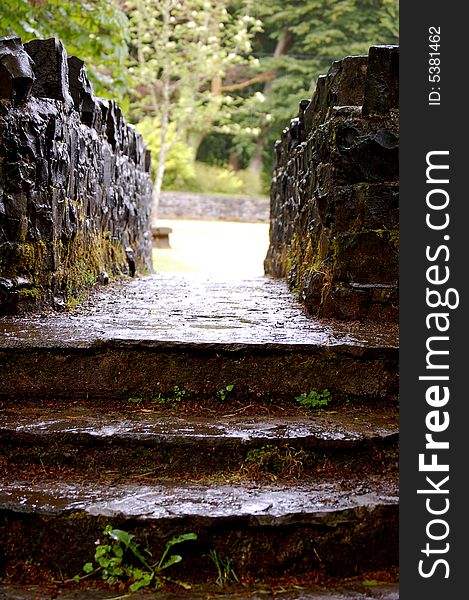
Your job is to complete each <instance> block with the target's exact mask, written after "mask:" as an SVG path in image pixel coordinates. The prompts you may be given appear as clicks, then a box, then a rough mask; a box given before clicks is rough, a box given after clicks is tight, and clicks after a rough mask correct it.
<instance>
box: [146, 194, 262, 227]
mask: <svg viewBox="0 0 469 600" xmlns="http://www.w3.org/2000/svg"><path fill="white" fill-rule="evenodd" d="M269 211H270V202H269V199H268V198H249V197H241V196H212V195H210V196H205V195H203V194H193V193H188V192H176V191H174V192H173V191H166V192H162V193H161V197H160V200H159V203H158V210H157V219H189V220H191V219H194V220H198V219H201V220H206V221H234V222H241V223H268V222H269Z"/></svg>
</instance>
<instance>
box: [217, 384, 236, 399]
mask: <svg viewBox="0 0 469 600" xmlns="http://www.w3.org/2000/svg"><path fill="white" fill-rule="evenodd" d="M233 390H234V385H233V384H232V383H230V384H229V385H225V387H222V388H220V389H219V390H218V391H217V396H218V397H219V398H220V400H221V401H222V402H225V400H226V399H227V397H228V394H230V393H231V392H232V391H233Z"/></svg>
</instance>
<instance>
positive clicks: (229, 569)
mask: <svg viewBox="0 0 469 600" xmlns="http://www.w3.org/2000/svg"><path fill="white" fill-rule="evenodd" d="M209 554H210V558H211V559H212V561H213V564H214V565H215V567H216V569H217V573H218V576H217V579H216V584H217V585H218V586H219V587H224V586H225V585H226V584H227V583H231V582H236V583H239V579H238V576H237V575H236V572H235V570H234V568H233V560H232V559H231V558H222V557H221V556H218V553H217V551H216V550H214V549H213V550H210V553H209Z"/></svg>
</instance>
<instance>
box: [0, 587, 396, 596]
mask: <svg viewBox="0 0 469 600" xmlns="http://www.w3.org/2000/svg"><path fill="white" fill-rule="evenodd" d="M119 597H121V598H124V597H125V598H128V599H129V600H138V599H142V598H145V599H147V600H181V599H186V600H216V599H223V600H274V599H275V600H399V588H398V585H397V584H377V585H373V586H363V585H359V584H356V583H355V584H348V585H337V586H333V587H332V586H331V587H321V586H314V587H311V586H305V587H302V588H301V589H296V590H290V591H283V592H282V591H279V592H275V593H272V592H269V590H261V591H260V592H256V591H252V592H249V591H246V592H244V593H243V592H238V593H233V592H223V591H221V590H220V591H219V592H200V591H190V592H184V591H181V592H179V593H174V592H165V591H164V590H162V591H160V592H156V593H152V592H141V593H134V594H132V593H129V594H125V596H119V595H117V596H116V593H115V592H106V591H103V590H91V589H90V590H86V591H83V590H66V589H63V590H59V591H58V593H57V592H56V591H55V590H54V591H49V590H47V589H46V588H41V587H38V586H27V587H26V586H17V585H11V586H6V585H3V586H1V585H0V599H1V600H54V599H55V598H60V599H62V600H85V599H86V598H89V600H117V599H118V598H119Z"/></svg>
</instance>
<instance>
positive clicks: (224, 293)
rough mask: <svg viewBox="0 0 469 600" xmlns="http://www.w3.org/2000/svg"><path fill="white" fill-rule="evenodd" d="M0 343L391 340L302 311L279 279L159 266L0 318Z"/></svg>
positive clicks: (385, 332) (385, 333) (388, 334)
mask: <svg viewBox="0 0 469 600" xmlns="http://www.w3.org/2000/svg"><path fill="white" fill-rule="evenodd" d="M0 334H1V335H0V348H1V347H11V346H15V345H20V346H25V345H26V346H28V345H34V346H36V347H37V346H38V345H39V346H41V345H45V346H47V345H51V344H54V343H60V344H61V345H67V344H68V343H74V344H75V343H76V342H82V343H84V344H85V345H86V344H87V343H93V342H94V341H96V340H108V339H114V340H141V341H148V340H152V341H166V342H190V343H205V344H206V343H242V344H266V343H267V344H315V345H326V346H333V345H342V344H351V345H359V346H377V347H380V346H391V347H397V346H398V340H397V333H396V331H393V330H390V329H389V328H384V329H383V328H380V327H365V326H363V325H360V326H355V328H354V327H353V326H352V327H351V326H346V325H333V324H330V323H324V322H320V321H317V320H314V319H311V318H309V317H308V316H306V315H305V313H304V312H303V310H302V308H301V306H300V304H299V303H298V302H297V300H296V298H295V296H294V295H293V294H292V293H290V292H289V290H288V288H287V285H286V283H285V282H284V281H281V280H276V279H271V278H269V277H254V278H251V279H244V280H238V279H231V280H230V279H226V278H222V277H217V276H211V277H210V276H207V275H204V274H193V273H177V274H176V273H158V274H156V275H151V276H146V277H140V278H138V279H133V280H129V281H126V282H124V283H123V284H113V285H111V286H109V287H107V288H102V289H101V290H99V291H97V292H96V293H94V294H93V296H92V298H91V299H90V300H88V301H87V302H85V303H84V304H83V305H82V307H81V308H80V309H79V310H77V311H76V312H75V313H74V314H62V315H60V314H59V315H52V316H50V315H49V316H43V317H39V316H37V317H32V318H28V319H24V318H13V317H11V318H7V317H4V318H2V319H0Z"/></svg>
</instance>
